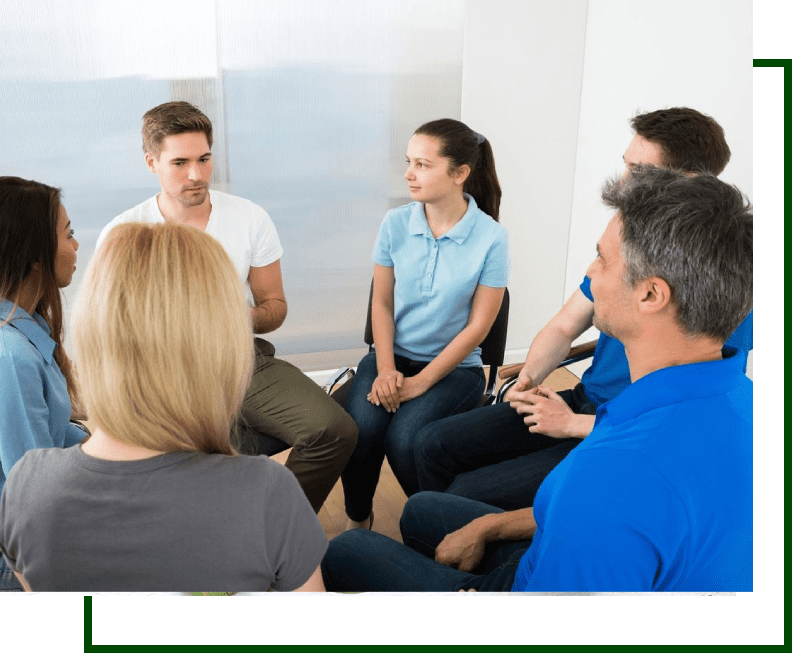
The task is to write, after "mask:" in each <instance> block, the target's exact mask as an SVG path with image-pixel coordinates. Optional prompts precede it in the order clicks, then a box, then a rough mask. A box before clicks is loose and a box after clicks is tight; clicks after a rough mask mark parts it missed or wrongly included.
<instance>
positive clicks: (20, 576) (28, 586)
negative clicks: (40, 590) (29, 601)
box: [14, 571, 33, 592]
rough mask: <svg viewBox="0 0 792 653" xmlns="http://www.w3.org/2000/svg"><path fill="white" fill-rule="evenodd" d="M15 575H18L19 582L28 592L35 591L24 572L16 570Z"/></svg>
mask: <svg viewBox="0 0 792 653" xmlns="http://www.w3.org/2000/svg"><path fill="white" fill-rule="evenodd" d="M14 576H16V577H17V580H18V581H19V584H20V585H21V586H22V587H23V588H24V590H25V591H26V592H32V591H33V590H32V589H30V585H28V582H27V581H26V580H25V577H24V576H23V575H22V574H20V573H19V572H18V571H15V572H14Z"/></svg>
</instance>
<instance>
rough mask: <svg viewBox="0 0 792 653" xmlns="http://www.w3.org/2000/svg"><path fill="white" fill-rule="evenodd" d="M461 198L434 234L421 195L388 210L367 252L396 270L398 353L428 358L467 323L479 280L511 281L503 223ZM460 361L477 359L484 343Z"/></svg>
mask: <svg viewBox="0 0 792 653" xmlns="http://www.w3.org/2000/svg"><path fill="white" fill-rule="evenodd" d="M465 199H466V200H467V201H468V208H467V211H466V212H465V215H464V216H463V217H462V219H461V220H460V221H459V222H458V223H457V224H456V225H454V227H453V228H452V229H449V230H448V232H446V233H445V234H443V235H442V236H441V237H440V238H435V237H434V236H433V235H432V231H431V230H430V229H429V225H428V224H427V222H426V214H425V213H424V206H423V204H422V203H421V202H412V203H411V204H407V205H405V206H400V207H398V208H396V209H393V210H391V211H389V212H388V213H387V215H386V216H385V219H384V220H383V221H382V225H381V226H380V230H379V235H378V236H377V241H376V243H375V244H374V252H373V254H372V259H373V260H374V262H375V263H376V264H377V265H382V266H385V267H392V268H393V270H394V277H395V279H396V285H395V287H394V292H393V313H394V321H395V324H396V330H395V334H394V338H393V351H394V353H395V354H397V355H399V356H405V357H407V358H409V359H411V360H415V361H424V362H428V361H431V360H433V359H434V358H435V357H436V356H437V355H438V354H439V353H440V352H442V351H443V349H444V348H445V347H446V345H448V343H449V342H451V340H453V339H454V337H455V336H456V335H457V334H458V333H459V332H460V331H462V329H463V328H464V327H465V325H466V324H467V321H468V318H469V317H470V307H471V303H472V301H473V294H474V293H475V292H476V288H477V286H478V285H479V284H481V285H483V286H489V287H492V288H504V287H505V286H506V284H507V283H508V280H509V239H508V234H507V232H506V229H504V228H503V227H502V226H501V225H500V224H498V223H497V222H495V221H494V220H493V219H492V218H491V217H490V216H488V215H487V214H486V213H484V212H483V211H482V210H481V209H479V208H478V207H477V206H476V201H475V200H474V199H473V198H472V197H471V196H470V195H468V194H467V193H465ZM461 365H462V366H464V367H472V366H480V365H481V349H480V348H479V347H477V348H476V349H475V350H474V351H473V352H471V353H470V355H468V357H467V358H465V360H464V361H462V363H461Z"/></svg>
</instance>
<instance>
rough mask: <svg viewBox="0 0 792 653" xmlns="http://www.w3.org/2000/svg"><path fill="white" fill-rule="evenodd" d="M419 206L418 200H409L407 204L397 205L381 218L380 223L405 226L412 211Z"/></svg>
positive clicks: (408, 222)
mask: <svg viewBox="0 0 792 653" xmlns="http://www.w3.org/2000/svg"><path fill="white" fill-rule="evenodd" d="M419 206H420V202H410V203H409V204H403V205H402V206H397V207H396V208H395V209H391V210H390V211H388V212H387V213H386V214H385V217H384V218H383V219H382V224H383V225H389V226H394V227H396V226H400V227H403V228H406V227H407V225H409V224H410V218H411V217H412V214H413V212H414V211H415V210H416V209H418V208H419Z"/></svg>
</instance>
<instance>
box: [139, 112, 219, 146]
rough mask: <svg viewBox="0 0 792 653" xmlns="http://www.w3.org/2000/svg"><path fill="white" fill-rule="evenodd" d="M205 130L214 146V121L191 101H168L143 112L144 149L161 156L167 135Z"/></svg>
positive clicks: (208, 141) (207, 140)
mask: <svg viewBox="0 0 792 653" xmlns="http://www.w3.org/2000/svg"><path fill="white" fill-rule="evenodd" d="M190 132H203V134H204V135H205V136H206V142H207V143H209V148H210V149H211V147H212V121H211V120H209V118H207V117H206V115H205V114H204V113H203V112H201V110H200V109H198V108H197V107H194V106H193V105H192V104H190V103H189V102H181V101H180V102H166V103H165V104H160V105H159V106H156V107H154V108H153V109H149V110H148V111H146V113H144V114H143V129H142V133H143V151H144V152H149V153H151V154H153V155H154V156H155V157H157V158H159V155H160V151H161V150H162V141H164V140H165V137H166V136H173V135H174V134H187V133H190Z"/></svg>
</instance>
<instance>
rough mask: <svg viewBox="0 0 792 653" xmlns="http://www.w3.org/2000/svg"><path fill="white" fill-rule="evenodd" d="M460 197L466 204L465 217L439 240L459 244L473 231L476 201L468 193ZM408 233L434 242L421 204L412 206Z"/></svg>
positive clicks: (417, 203)
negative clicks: (448, 240) (445, 239)
mask: <svg viewBox="0 0 792 653" xmlns="http://www.w3.org/2000/svg"><path fill="white" fill-rule="evenodd" d="M462 196H463V197H464V198H465V199H466V200H467V202H468V207H467V211H465V215H463V216H462V219H461V220H460V221H459V222H457V223H456V224H455V225H454V226H453V227H452V228H451V229H449V230H448V231H447V232H446V233H444V234H443V235H442V236H441V238H449V239H450V240H453V241H454V242H456V243H459V244H462V243H463V242H465V238H467V237H468V234H470V230H471V229H473V224H474V223H475V221H476V215H475V214H476V212H477V211H478V206H477V205H476V200H474V199H473V196H472V195H470V194H468V193H462ZM409 232H410V235H413V236H426V237H427V238H431V239H433V240H434V236H433V235H432V231H431V230H430V229H429V225H428V224H427V222H426V213H424V205H423V202H416V203H415V205H414V206H413V209H412V213H410V225H409Z"/></svg>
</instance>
